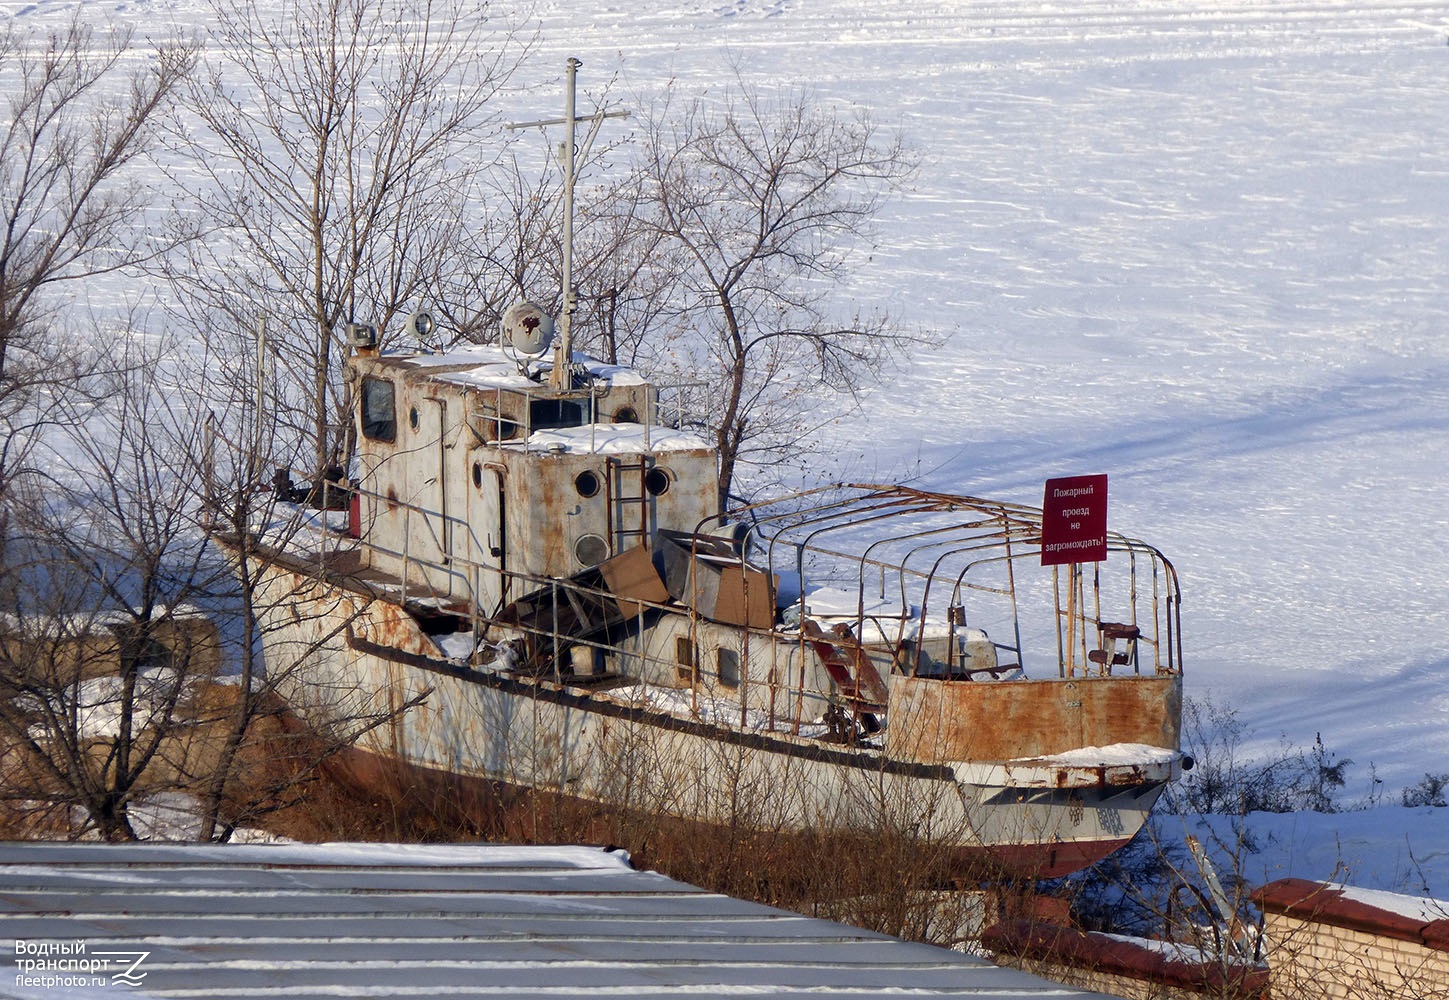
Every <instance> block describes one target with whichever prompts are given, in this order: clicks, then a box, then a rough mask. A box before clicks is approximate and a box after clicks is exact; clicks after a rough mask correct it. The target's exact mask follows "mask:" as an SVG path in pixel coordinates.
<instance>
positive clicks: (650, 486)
mask: <svg viewBox="0 0 1449 1000" xmlns="http://www.w3.org/2000/svg"><path fill="white" fill-rule="evenodd" d="M671 478H672V477H671V476H670V475H669V473H668V472H667V471H665V470H664V469H658V468H655V469H650V470H649V471H648V472H646V473H645V474H644V489H645V490H647V491H648V492H649V495H650V496H651V497H657V496H663V495H664V494H665V493H668V492H669V481H670V479H671Z"/></svg>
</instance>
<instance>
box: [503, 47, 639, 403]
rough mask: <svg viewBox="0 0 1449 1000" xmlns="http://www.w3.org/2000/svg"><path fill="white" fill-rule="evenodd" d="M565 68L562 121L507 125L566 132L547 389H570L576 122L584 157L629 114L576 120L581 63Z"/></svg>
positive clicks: (574, 60)
mask: <svg viewBox="0 0 1449 1000" xmlns="http://www.w3.org/2000/svg"><path fill="white" fill-rule="evenodd" d="M566 65H567V75H568V87H567V89H566V90H565V92H564V114H563V117H562V118H545V119H541V120H539V121H534V122H520V123H518V124H516V125H509V126H508V128H510V129H522V128H541V127H543V126H546V125H563V126H565V128H566V129H567V138H566V139H565V140H564V141H563V142H561V143H559V159H560V161H561V163H562V166H563V172H564V231H563V314H562V315H561V316H560V317H559V323H558V331H559V333H558V341H557V343H555V345H554V350H553V371H552V372H551V373H550V375H549V380H548V384H549V388H551V389H572V388H573V378H572V376H571V374H570V372H571V371H572V365H573V356H574V355H573V318H574V310H575V309H576V308H578V296H577V295H576V294H575V293H574V183H575V181H577V180H578V155H579V145H578V140H577V135H576V130H577V129H578V124H579V122H589V123H590V124H591V126H592V127H591V128H590V129H589V134H588V137H587V138H586V139H585V140H584V145H583V153H584V155H585V156H587V155H588V151H589V149H590V147H592V146H593V144H594V136H595V135H597V134H598V131H599V125H600V123H602V122H603V120H604V119H605V118H627V117H629V112H628V111H624V110H620V111H603V110H600V111H595V112H594V113H593V114H591V115H587V116H585V117H583V118H580V117H579V116H578V115H577V114H575V112H574V106H575V93H576V89H577V83H578V73H579V68H580V67H581V66H583V62H582V61H581V60H579V59H577V58H575V57H573V56H570V57H569V61H568V63H567V64H566Z"/></svg>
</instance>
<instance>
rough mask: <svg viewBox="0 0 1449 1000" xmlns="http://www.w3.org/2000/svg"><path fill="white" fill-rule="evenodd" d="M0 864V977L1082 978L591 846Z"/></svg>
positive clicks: (810, 985) (234, 992)
mask: <svg viewBox="0 0 1449 1000" xmlns="http://www.w3.org/2000/svg"><path fill="white" fill-rule="evenodd" d="M0 882H3V884H4V887H5V888H4V892H3V894H0V925H3V926H0V938H3V940H4V942H5V945H4V948H5V949H7V951H8V959H7V960H8V961H9V962H10V965H11V968H10V969H7V970H6V972H5V975H4V976H3V977H0V994H3V995H5V996H13V997H20V998H36V1000H38V998H41V997H44V998H47V1000H54V998H56V997H68V998H103V997H115V996H117V995H126V996H129V997H133V998H138V1000H144V998H147V997H150V998H157V997H182V996H185V997H199V996H204V997H207V998H208V1000H240V998H248V997H278V996H287V997H299V996H308V997H343V996H346V997H405V996H406V997H429V998H433V997H447V998H460V997H478V998H482V997H501V996H521V995H527V996H530V997H535V998H549V997H556V998H563V997H602V996H612V997H621V996H627V997H654V998H661V997H704V996H708V997H728V996H803V995H805V994H808V995H809V996H811V997H815V998H831V997H847V996H850V997H860V996H880V995H893V996H927V995H929V996H932V997H968V996H969V997H975V998H978V1000H979V998H1005V997H1013V998H1031V997H1056V998H1068V1000H1072V998H1079V1000H1087V998H1091V997H1100V994H1095V993H1086V992H1082V991H1078V990H1071V989H1067V988H1065V987H1061V986H1058V985H1056V984H1053V983H1048V982H1046V981H1045V980H1041V979H1037V978H1035V977H1033V976H1029V975H1027V974H1025V973H1022V972H1018V971H1016V970H1011V969H1001V968H997V967H996V966H994V965H991V964H989V963H986V962H984V961H982V960H980V959H976V958H971V957H968V956H966V955H962V954H959V953H957V952H952V951H946V950H943V949H940V948H935V947H931V946H929V945H923V944H914V943H910V942H905V941H901V940H898V939H895V938H890V937H886V936H885V935H882V934H875V933H872V932H869V931H863V930H858V929H856V928H852V927H847V926H845V925H842V924H835V923H830V922H828V921H824V920H816V919H811V918H807V917H803V916H799V915H797V914H793V913H788V912H785V911H783V910H776V909H772V908H770V907H767V906H762V905H759V904H757V903H747V902H743V901H741V900H737V899H732V898H730V897H727V896H720V895H716V894H714V893H710V892H706V891H705V890H703V889H699V888H697V887H695V886H691V885H686V884H684V883H681V882H676V881H674V880H672V879H669V878H666V877H665V876H663V875H660V874H658V873H656V872H646V871H636V870H634V869H633V868H632V867H630V865H629V864H628V861H627V858H626V857H625V856H624V855H622V854H619V853H613V852H609V851H604V850H597V849H594V848H584V847H510V846H502V845H492V844H489V845H477V844H467V845H426V846H424V845H402V844H315V845H304V844H265V845H261V844H258V845H215V844H210V845H204V844H133V845H82V844H50V843H30V844H0ZM106 953H109V954H106ZM103 955H105V957H104V958H102V956H103ZM138 956H139V961H137V957H138ZM98 960H103V961H105V962H107V963H109V964H108V965H106V966H103V967H100V968H99V969H98V968H97V967H96V965H95V963H96V962H97V961H98ZM38 961H52V962H79V961H86V962H88V963H90V964H89V971H87V972H84V973H82V972H73V971H62V970H60V969H58V968H56V969H53V971H49V972H46V971H43V970H42V969H40V968H37V967H36V966H33V965H32V966H27V965H25V964H23V963H26V962H38ZM71 968H75V966H74V965H72V966H71ZM126 970H129V975H130V980H129V981H128V980H116V981H115V984H114V985H113V976H116V975H118V974H119V973H121V972H123V971H126ZM44 976H51V977H56V978H57V979H59V978H60V977H65V978H66V979H67V980H69V981H67V982H57V981H52V982H50V983H44V982H41V981H40V978H41V977H44ZM30 979H34V980H35V981H34V982H31V981H29V980H30ZM123 983H124V985H122V984H123Z"/></svg>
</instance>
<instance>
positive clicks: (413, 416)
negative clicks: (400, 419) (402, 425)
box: [408, 406, 418, 430]
mask: <svg viewBox="0 0 1449 1000" xmlns="http://www.w3.org/2000/svg"><path fill="white" fill-rule="evenodd" d="M408 425H409V426H410V427H412V429H413V430H417V429H418V408H417V407H416V406H414V407H413V408H412V409H410V410H408Z"/></svg>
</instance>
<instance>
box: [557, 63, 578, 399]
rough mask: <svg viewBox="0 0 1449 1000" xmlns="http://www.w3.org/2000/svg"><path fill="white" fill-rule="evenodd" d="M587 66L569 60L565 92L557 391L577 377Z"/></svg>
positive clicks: (571, 386) (567, 385) (570, 385)
mask: <svg viewBox="0 0 1449 1000" xmlns="http://www.w3.org/2000/svg"><path fill="white" fill-rule="evenodd" d="M582 65H583V63H582V62H580V61H579V60H578V59H576V58H574V57H573V56H569V61H568V69H567V72H568V86H567V88H566V89H565V90H564V130H565V131H564V136H565V138H564V141H563V142H562V143H561V144H560V148H559V153H560V154H561V156H562V157H563V171H564V221H563V315H562V316H560V317H559V324H558V344H557V345H556V346H555V347H554V354H553V374H552V375H551V376H550V377H549V380H548V384H549V387H550V388H553V389H572V388H573V378H572V376H571V375H570V374H569V371H570V367H569V366H570V365H572V364H573V358H574V354H573V345H574V339H573V319H574V308H575V306H576V305H577V304H578V299H577V296H575V294H574V180H575V177H576V171H577V169H578V168H577V164H576V163H575V155H576V153H577V152H578V149H577V145H576V143H575V141H574V139H575V137H574V129H575V128H576V127H577V126H578V118H577V117H576V116H575V115H574V106H575V105H574V88H575V85H576V84H577V82H578V76H579V67H580V66H582Z"/></svg>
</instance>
